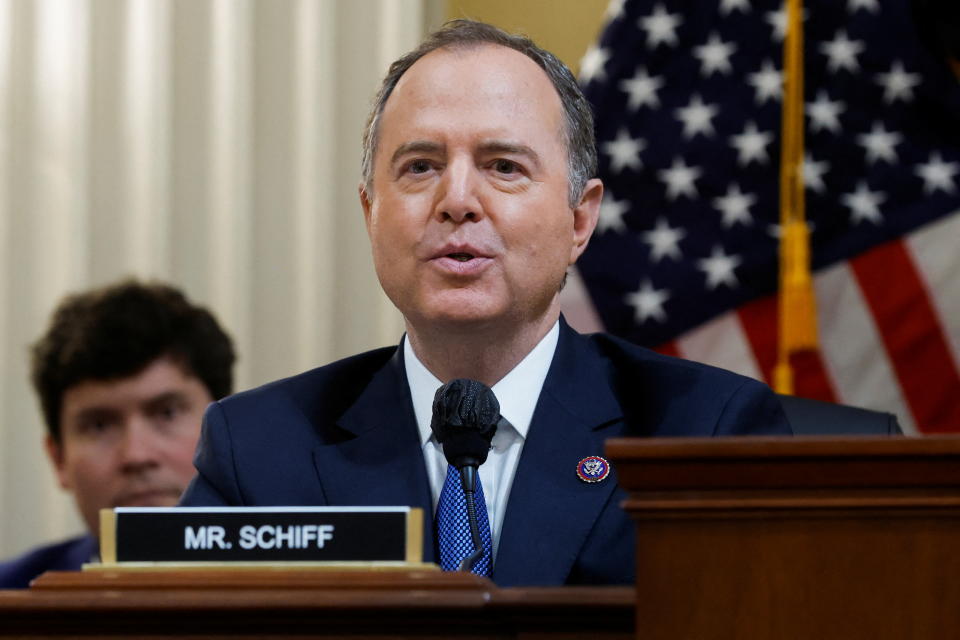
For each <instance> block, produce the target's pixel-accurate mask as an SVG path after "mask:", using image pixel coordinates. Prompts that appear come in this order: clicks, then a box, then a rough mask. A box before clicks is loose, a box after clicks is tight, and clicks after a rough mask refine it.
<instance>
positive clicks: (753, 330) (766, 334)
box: [737, 295, 777, 384]
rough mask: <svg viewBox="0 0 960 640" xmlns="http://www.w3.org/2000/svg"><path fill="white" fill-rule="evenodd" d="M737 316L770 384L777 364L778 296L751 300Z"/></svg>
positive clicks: (739, 310) (765, 379)
mask: <svg viewBox="0 0 960 640" xmlns="http://www.w3.org/2000/svg"><path fill="white" fill-rule="evenodd" d="M737 315H738V316H739V317H740V326H742V327H743V332H744V333H745V334H746V335H747V341H749V342H750V348H751V349H752V350H753V357H754V358H756V360H757V366H758V367H760V371H761V372H762V373H763V380H764V381H765V382H766V383H767V384H770V383H771V381H772V380H773V367H774V365H776V364H777V296H775V295H774V296H765V297H763V298H757V299H756V300H751V301H750V302H748V303H746V304H745V305H743V306H741V307H740V308H739V309H737Z"/></svg>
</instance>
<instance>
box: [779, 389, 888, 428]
mask: <svg viewBox="0 0 960 640" xmlns="http://www.w3.org/2000/svg"><path fill="white" fill-rule="evenodd" d="M777 397H778V398H780V404H781V405H782V406H783V411H784V413H785V414H786V415H787V421H788V422H789V423H790V427H791V428H792V429H793V433H794V434H795V435H798V436H824V435H829V436H838V435H848V436H873V435H877V436H896V435H903V431H902V430H901V429H900V423H899V422H898V421H897V416H895V415H893V414H892V413H886V412H883V411H871V410H870V409H861V408H860V407H851V406H848V405H844V404H834V403H832V402H820V401H819V400H810V399H808V398H797V397H795V396H785V395H780V396H777Z"/></svg>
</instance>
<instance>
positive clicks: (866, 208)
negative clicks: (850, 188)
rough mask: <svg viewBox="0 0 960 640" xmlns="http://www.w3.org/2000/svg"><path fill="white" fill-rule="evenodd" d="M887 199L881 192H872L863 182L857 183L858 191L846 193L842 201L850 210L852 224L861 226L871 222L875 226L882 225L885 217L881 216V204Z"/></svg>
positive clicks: (841, 198)
mask: <svg viewBox="0 0 960 640" xmlns="http://www.w3.org/2000/svg"><path fill="white" fill-rule="evenodd" d="M886 199H887V196H885V195H884V194H883V193H882V192H880V191H870V189H869V188H868V187H867V183H866V182H864V181H863V180H861V181H860V182H858V183H857V190H856V191H854V192H853V193H845V194H843V196H841V197H840V201H841V202H842V203H843V205H844V206H845V207H848V208H849V209H850V224H860V222H862V221H863V220H869V221H870V222H872V223H874V224H881V223H882V222H883V216H882V215H881V214H880V203H881V202H883V201H884V200H886Z"/></svg>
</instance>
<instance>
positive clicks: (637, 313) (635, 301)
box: [626, 280, 670, 324]
mask: <svg viewBox="0 0 960 640" xmlns="http://www.w3.org/2000/svg"><path fill="white" fill-rule="evenodd" d="M669 299H670V292H669V291H668V290H666V289H654V288H653V284H651V282H650V280H644V281H643V284H641V285H640V289H638V290H637V291H635V292H633V293H628V294H627V295H626V303H627V304H629V305H631V306H632V307H633V309H634V317H635V318H636V321H637V322H638V323H639V324H643V323H644V322H646V321H647V320H650V319H651V318H652V319H654V320H657V321H658V322H666V320H667V314H666V312H665V311H664V310H663V303H664V302H666V301H667V300H669Z"/></svg>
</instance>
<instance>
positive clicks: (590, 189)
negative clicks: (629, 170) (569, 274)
mask: <svg viewBox="0 0 960 640" xmlns="http://www.w3.org/2000/svg"><path fill="white" fill-rule="evenodd" d="M602 201H603V182H601V181H600V179H599V178H593V179H591V180H588V181H587V184H586V186H585V187H584V189H583V195H582V196H581V197H580V203H579V204H578V205H577V206H576V208H575V209H574V210H573V246H572V247H571V248H570V264H573V263H574V262H576V261H577V258H579V257H580V256H581V254H583V252H584V250H586V248H587V244H588V243H589V242H590V236H591V235H593V230H594V229H595V228H596V226H597V220H598V219H599V218H600V203H601V202H602Z"/></svg>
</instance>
